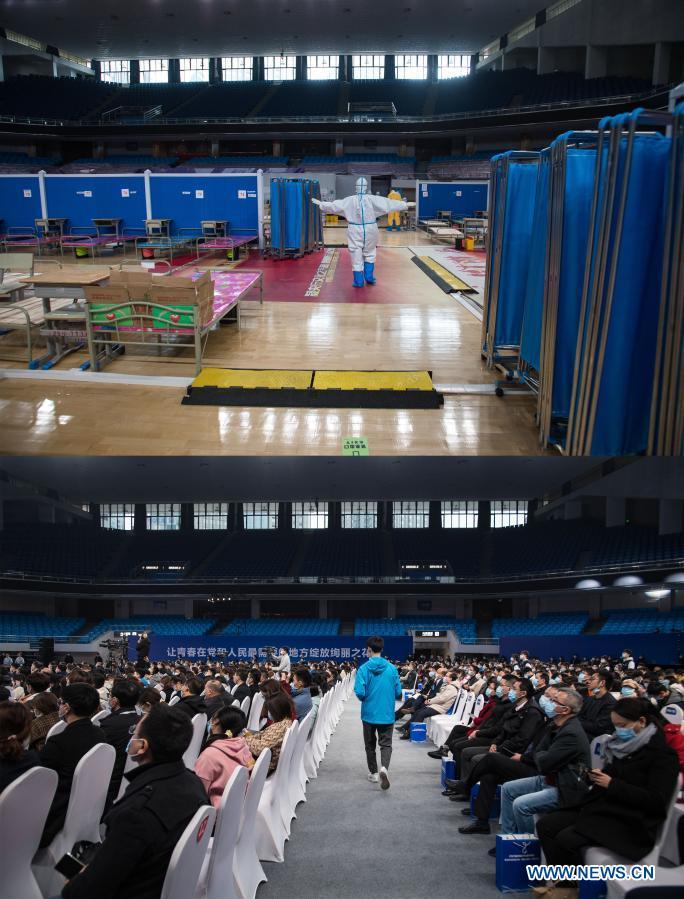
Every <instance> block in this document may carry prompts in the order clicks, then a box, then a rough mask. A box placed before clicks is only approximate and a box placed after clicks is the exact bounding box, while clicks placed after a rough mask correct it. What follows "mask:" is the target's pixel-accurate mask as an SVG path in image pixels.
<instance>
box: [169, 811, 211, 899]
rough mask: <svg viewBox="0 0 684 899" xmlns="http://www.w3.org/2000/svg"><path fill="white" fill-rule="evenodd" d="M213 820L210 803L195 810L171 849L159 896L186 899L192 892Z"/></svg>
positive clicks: (205, 850)
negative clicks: (171, 852) (171, 853)
mask: <svg viewBox="0 0 684 899" xmlns="http://www.w3.org/2000/svg"><path fill="white" fill-rule="evenodd" d="M215 820H216V811H215V810H214V807H213V806H212V805H203V806H201V808H198V809H197V811H196V812H195V814H194V815H193V817H192V820H191V821H190V823H189V824H188V826H187V827H186V828H185V830H184V831H183V835H182V836H181V838H180V840H179V841H178V842H177V843H176V848H175V849H174V850H173V855H172V856H171V860H170V861H169V867H168V868H167V869H166V877H165V878H164V886H163V887H162V891H161V896H160V899H188V897H189V896H192V895H193V893H194V892H195V887H196V886H197V881H198V880H199V875H200V871H201V870H202V862H203V861H204V857H205V855H206V854H207V846H208V845H209V838H210V837H211V831H212V828H213V826H214V821H215Z"/></svg>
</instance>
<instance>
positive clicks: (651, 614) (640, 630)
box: [600, 609, 684, 634]
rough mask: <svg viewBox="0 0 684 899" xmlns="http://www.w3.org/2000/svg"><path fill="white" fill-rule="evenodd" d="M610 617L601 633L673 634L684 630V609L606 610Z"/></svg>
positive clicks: (605, 613)
mask: <svg viewBox="0 0 684 899" xmlns="http://www.w3.org/2000/svg"><path fill="white" fill-rule="evenodd" d="M604 616H605V617H606V618H607V619H608V620H607V621H606V623H605V624H604V625H603V627H602V628H601V631H600V632H601V634H653V633H655V632H656V631H659V632H660V633H662V634H672V633H674V632H675V631H680V632H682V631H684V609H675V610H674V611H672V612H659V611H658V610H657V609H618V610H615V611H611V612H604Z"/></svg>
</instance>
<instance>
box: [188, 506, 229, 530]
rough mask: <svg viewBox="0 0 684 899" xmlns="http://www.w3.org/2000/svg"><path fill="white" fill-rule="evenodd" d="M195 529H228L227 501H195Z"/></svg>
mask: <svg viewBox="0 0 684 899" xmlns="http://www.w3.org/2000/svg"><path fill="white" fill-rule="evenodd" d="M194 526H195V530H196V531H225V530H227V529H228V503H195V505H194Z"/></svg>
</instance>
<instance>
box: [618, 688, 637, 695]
mask: <svg viewBox="0 0 684 899" xmlns="http://www.w3.org/2000/svg"><path fill="white" fill-rule="evenodd" d="M634 693H635V690H634V687H623V688H622V689H621V690H620V695H621V696H634Z"/></svg>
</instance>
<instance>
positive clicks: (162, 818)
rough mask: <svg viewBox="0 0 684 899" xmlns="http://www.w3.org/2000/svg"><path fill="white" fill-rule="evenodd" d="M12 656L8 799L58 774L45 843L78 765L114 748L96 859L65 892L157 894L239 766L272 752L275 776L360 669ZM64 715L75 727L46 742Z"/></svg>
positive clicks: (68, 897)
mask: <svg viewBox="0 0 684 899" xmlns="http://www.w3.org/2000/svg"><path fill="white" fill-rule="evenodd" d="M3 661H4V662H9V664H8V665H3V666H0V796H1V795H2V792H3V791H4V790H5V789H6V788H7V787H8V786H9V785H10V784H12V783H13V782H14V781H15V780H16V779H17V778H19V777H21V775H23V774H24V773H26V772H28V771H30V770H31V769H32V768H35V767H43V768H50V769H52V770H54V771H56V773H57V775H58V782H57V790H56V793H55V797H54V800H53V801H52V804H51V806H50V809H49V812H48V814H47V818H46V821H45V824H44V829H43V834H42V838H41V841H40V846H41V848H44V847H47V846H49V845H50V844H51V842H52V840H53V839H54V837H55V835H56V834H57V833H58V832H59V831H60V830H61V828H62V827H63V825H64V823H65V817H66V813H67V807H68V804H69V797H70V795H71V788H72V783H73V781H74V776H75V771H76V768H77V766H78V763H79V762H80V760H81V759H82V758H83V757H84V756H85V755H86V753H88V751H89V750H91V749H92V748H93V747H94V746H96V745H98V744H101V743H107V744H109V745H110V746H112V747H113V748H114V750H115V761H114V766H113V770H112V775H111V780H110V782H109V787H108V790H107V798H106V802H105V806H104V814H103V818H102V831H103V833H104V839H103V841H102V843H101V844H98V845H94V846H90V847H85V849H83V850H82V851H83V852H84V853H85V854H84V855H83V856H82V858H83V860H87V865H86V867H84V868H83V870H82V871H81V872H80V873H79V874H77V875H76V876H74V877H73V878H71V879H70V880H68V881H67V883H66V884H65V885H64V887H63V888H62V891H61V894H60V895H61V896H62V897H65V899H81V897H86V896H87V897H91V899H92V897H93V896H96V895H97V896H100V897H104V899H109V897H112V899H124V897H125V899H152V897H158V896H159V895H160V893H161V889H162V885H163V882H164V878H165V876H166V872H167V869H168V866H169V861H170V858H171V854H172V852H173V849H174V848H175V846H176V844H177V842H178V840H179V839H180V837H181V835H182V833H183V831H184V829H185V827H186V826H187V825H188V823H189V822H190V821H191V819H192V817H193V815H194V814H195V813H196V811H197V810H198V809H199V808H200V807H202V806H203V805H207V804H209V803H211V804H212V805H213V806H214V807H216V808H218V807H219V805H220V802H221V798H222V796H223V793H224V790H225V788H226V786H227V784H228V782H229V780H230V778H231V775H232V774H233V772H234V770H235V769H236V767H238V766H242V767H244V768H245V769H246V770H247V771H248V772H250V773H251V770H252V768H253V766H254V765H255V763H256V761H257V759H258V758H259V756H260V755H261V754H262V752H264V750H269V751H270V762H269V767H268V774H269V775H271V774H273V773H274V772H275V771H276V770H277V767H278V762H279V758H280V751H281V749H282V746H283V742H284V738H285V735H286V733H287V731H288V730H289V728H290V727H291V726H292V724H293V722H295V721H297V720H299V721H302V720H303V719H304V718H305V717H306V715H307V714H308V713H309V712H310V711H312V709H313V708H314V707H315V708H317V707H318V705H319V703H320V699H321V697H322V696H323V695H324V694H325V693H326V692H327V691H328V690H330V689H332V687H333V686H334V685H335V684H336V683H337V682H338V681H339V680H341V679H342V677H343V676H344V675H346V674H348V673H349V672H350V670H351V669H350V666H349V665H344V666H340V667H338V666H337V665H335V664H334V663H333V662H329V663H327V664H326V663H322V662H321V663H318V662H317V663H313V664H312V667H311V668H309V667H305V666H301V665H300V666H299V667H296V668H294V669H293V670H289V669H290V667H291V666H290V665H289V657H288V664H287V665H285V664H283V663H282V661H281V664H280V665H277V664H271V663H266V664H259V663H258V662H257V661H256V660H252V661H251V662H250V664H251V667H243V666H240V667H237V666H235V665H225V664H218V663H207V664H206V665H196V664H195V665H190V664H178V663H175V662H174V663H173V664H166V663H161V664H158V665H155V664H152V663H150V662H149V660H148V659H142V660H139V661H138V663H137V664H132V663H130V664H129V663H123V664H122V665H121V666H120V667H119V669H118V670H115V671H113V670H106V669H105V667H104V665H103V663H102V661H101V660H99V661H98V662H95V663H89V664H85V663H81V664H76V663H74V661H73V659H71V658H70V661H69V662H66V661H61V662H59V663H52V664H49V665H43V664H42V663H40V662H38V661H36V662H33V663H32V664H30V665H29V664H28V663H27V662H26V660H25V659H24V658H23V657H22V656H20V657H19V659H17V658H14V659H12V658H11V657H8V656H5V658H4V659H3ZM257 694H260V695H261V696H262V697H263V698H264V705H263V708H262V711H261V713H260V715H258V716H257V720H256V723H252V729H248V728H247V716H246V714H245V712H244V711H243V710H242V709H241V708H240V707H239V705H238V704H239V703H240V702H244V701H245V699H249V700H250V701H253V700H254V698H255V697H256V696H257ZM201 714H203V715H206V718H207V724H206V734H205V735H204V738H203V740H202V745H201V747H200V750H199V754H198V756H197V758H196V760H195V762H194V770H191V769H189V768H188V767H187V766H186V765H187V760H186V759H184V754H185V753H186V750H188V747H189V746H190V743H191V740H192V738H193V719H194V718H195V715H201ZM312 717H313V716H312ZM93 719H95V720H93ZM201 720H204V719H201ZM309 720H311V719H309ZM58 722H63V723H64V725H65V726H64V727H63V729H61V730H60V731H59V732H58V733H53V734H50V736H49V738H48V733H49V731H50V729H51V728H52V727H53V725H54V724H56V723H58Z"/></svg>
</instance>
